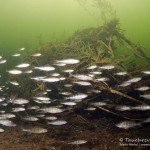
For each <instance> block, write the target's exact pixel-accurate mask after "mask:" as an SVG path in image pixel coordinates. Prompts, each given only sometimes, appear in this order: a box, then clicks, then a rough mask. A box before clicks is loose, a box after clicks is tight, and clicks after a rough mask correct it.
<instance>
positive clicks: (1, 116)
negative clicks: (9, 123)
mask: <svg viewBox="0 0 150 150" xmlns="http://www.w3.org/2000/svg"><path fill="white" fill-rule="evenodd" d="M15 117H16V116H15V115H14V114H0V119H10V118H15Z"/></svg>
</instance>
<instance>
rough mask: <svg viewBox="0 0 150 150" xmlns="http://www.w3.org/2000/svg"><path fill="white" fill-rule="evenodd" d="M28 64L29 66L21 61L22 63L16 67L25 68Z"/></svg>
mask: <svg viewBox="0 0 150 150" xmlns="http://www.w3.org/2000/svg"><path fill="white" fill-rule="evenodd" d="M29 66H30V64H28V63H22V64H19V65H17V66H16V67H17V68H27V67H29Z"/></svg>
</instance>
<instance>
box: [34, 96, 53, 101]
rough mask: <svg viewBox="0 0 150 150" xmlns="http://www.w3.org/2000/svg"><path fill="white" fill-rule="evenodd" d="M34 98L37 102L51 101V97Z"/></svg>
mask: <svg viewBox="0 0 150 150" xmlns="http://www.w3.org/2000/svg"><path fill="white" fill-rule="evenodd" d="M34 98H35V99H37V100H40V101H49V100H50V98H49V97H34Z"/></svg>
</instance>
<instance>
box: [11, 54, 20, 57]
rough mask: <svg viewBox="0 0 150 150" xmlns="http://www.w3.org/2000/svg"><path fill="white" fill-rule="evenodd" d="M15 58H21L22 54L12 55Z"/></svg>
mask: <svg viewBox="0 0 150 150" xmlns="http://www.w3.org/2000/svg"><path fill="white" fill-rule="evenodd" d="M12 56H13V57H19V56H21V54H19V53H16V54H14V55H12Z"/></svg>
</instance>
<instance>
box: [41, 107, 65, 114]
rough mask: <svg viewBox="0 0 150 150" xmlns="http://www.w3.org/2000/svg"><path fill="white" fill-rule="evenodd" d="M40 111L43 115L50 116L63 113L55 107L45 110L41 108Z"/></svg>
mask: <svg viewBox="0 0 150 150" xmlns="http://www.w3.org/2000/svg"><path fill="white" fill-rule="evenodd" d="M40 110H41V111H43V112H45V113H51V114H57V113H62V112H63V111H64V110H63V109H60V108H57V107H45V108H41V109H40Z"/></svg>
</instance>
